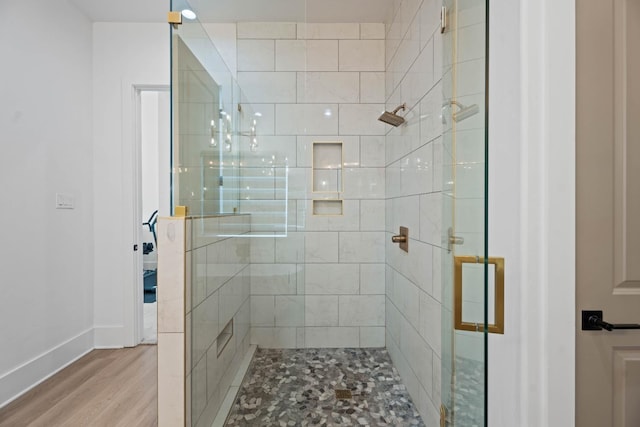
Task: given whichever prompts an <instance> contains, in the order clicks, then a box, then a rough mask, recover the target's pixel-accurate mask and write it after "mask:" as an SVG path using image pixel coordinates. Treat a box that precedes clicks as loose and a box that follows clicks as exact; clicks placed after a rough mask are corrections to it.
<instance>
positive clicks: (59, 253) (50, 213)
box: [0, 0, 94, 406]
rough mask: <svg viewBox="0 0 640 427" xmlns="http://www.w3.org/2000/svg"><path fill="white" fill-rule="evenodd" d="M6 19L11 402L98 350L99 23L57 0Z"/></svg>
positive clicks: (3, 363)
mask: <svg viewBox="0 0 640 427" xmlns="http://www.w3.org/2000/svg"><path fill="white" fill-rule="evenodd" d="M0 14H1V15H2V16H4V17H7V19H6V22H4V23H3V25H2V26H0V56H1V57H2V58H4V59H3V65H2V79H0V129H2V132H1V133H0V141H1V146H2V155H1V156H0V159H1V160H0V182H2V187H0V197H1V198H2V201H3V202H2V209H0V221H1V222H2V224H3V231H2V237H1V238H0V240H1V242H2V244H1V245H0V271H1V272H2V273H1V277H0V292H1V293H2V298H0V348H1V349H2V350H1V351H0V406H1V405H2V404H3V403H4V402H6V401H7V400H9V399H11V398H12V397H13V396H15V395H16V394H18V393H20V392H22V391H24V390H25V388H27V387H30V386H31V385H33V384H35V383H37V382H39V381H41V380H42V379H43V378H45V377H47V376H48V375H50V374H51V373H53V372H55V371H56V370H58V369H59V368H61V367H62V366H64V365H65V364H67V363H69V362H70V361H72V360H74V359H75V358H77V357H79V356H80V355H82V354H83V353H85V352H86V351H88V350H90V349H91V348H92V344H93V342H92V331H91V328H92V324H93V317H92V312H93V288H92V281H93V271H94V268H93V236H92V233H93V189H92V181H93V176H92V144H91V23H90V22H89V21H88V20H87V19H86V18H85V17H84V16H83V15H81V14H80V13H79V12H78V11H77V10H76V9H75V8H73V7H71V6H69V5H68V3H67V2H66V1H57V0H56V1H51V0H28V1H20V2H5V1H3V2H1V3H0ZM56 193H65V194H68V195H71V196H73V198H74V199H75V208H74V209H73V210H56V209H55V196H56Z"/></svg>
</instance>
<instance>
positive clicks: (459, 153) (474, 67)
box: [441, 0, 501, 427]
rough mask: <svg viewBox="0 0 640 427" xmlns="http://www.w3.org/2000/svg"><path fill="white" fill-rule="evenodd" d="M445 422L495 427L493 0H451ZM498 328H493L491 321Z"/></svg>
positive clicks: (446, 78) (446, 52) (446, 92)
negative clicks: (489, 105) (491, 415)
mask: <svg viewBox="0 0 640 427" xmlns="http://www.w3.org/2000/svg"><path fill="white" fill-rule="evenodd" d="M443 6H444V8H443V13H444V14H445V15H446V28H445V31H444V34H443V67H444V69H443V105H442V113H443V114H442V120H443V154H442V155H443V159H442V161H443V222H442V224H443V227H442V242H443V247H444V248H445V249H444V250H443V253H442V296H443V302H442V349H443V350H442V386H441V388H442V389H441V393H442V407H441V419H442V423H443V424H442V425H447V426H455V427H466V426H487V425H489V424H488V422H487V372H488V371H487V362H488V361H487V354H488V348H487V344H488V333H489V332H490V330H491V331H492V329H493V326H491V325H493V324H494V323H496V319H495V318H494V312H495V311H494V308H495V307H493V304H494V303H493V301H494V299H493V298H494V296H495V295H494V291H493V286H490V285H489V283H494V282H495V280H494V279H495V277H496V272H497V271H498V270H499V269H500V268H501V265H499V264H500V263H499V262H497V263H496V262H495V260H494V259H490V258H489V256H488V253H487V159H488V157H487V147H488V141H487V120H486V114H487V111H486V108H485V106H486V98H487V83H486V82H487V79H486V70H487V68H486V61H487V55H486V54H487V49H486V46H487V45H486V34H487V31H486V30H487V27H488V22H487V21H486V12H487V7H488V6H487V4H486V0H444V1H443ZM490 326H491V327H490Z"/></svg>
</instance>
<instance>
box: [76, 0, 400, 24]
mask: <svg viewBox="0 0 640 427" xmlns="http://www.w3.org/2000/svg"><path fill="white" fill-rule="evenodd" d="M70 1H71V2H72V3H73V4H75V5H76V6H77V7H78V8H79V9H80V10H81V11H82V12H83V13H84V14H85V15H86V16H87V17H88V18H89V19H91V20H92V21H94V22H166V19H167V11H168V9H169V0H109V1H105V0H70ZM181 2H182V3H184V1H181ZM174 3H175V2H174ZM189 3H190V4H191V5H192V9H193V10H194V11H195V12H196V13H197V14H198V19H199V20H200V21H201V22H238V21H289V22H292V21H297V22H385V21H386V19H387V16H388V13H389V9H390V8H391V7H392V4H393V1H392V0H190V1H189Z"/></svg>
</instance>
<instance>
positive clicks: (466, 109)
mask: <svg viewBox="0 0 640 427" xmlns="http://www.w3.org/2000/svg"><path fill="white" fill-rule="evenodd" d="M451 104H453V105H456V106H457V107H458V108H459V110H458V111H456V112H455V113H453V120H454V121H456V122H461V121H463V120H464V119H468V118H469V117H471V116H473V115H475V114H478V112H479V111H480V108H479V107H478V104H471V105H467V106H465V105H464V104H461V103H459V102H458V101H451Z"/></svg>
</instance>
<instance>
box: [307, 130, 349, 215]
mask: <svg viewBox="0 0 640 427" xmlns="http://www.w3.org/2000/svg"><path fill="white" fill-rule="evenodd" d="M342 153H343V151H342V142H329V141H327V142H314V143H313V151H312V155H313V160H312V167H313V173H312V189H313V190H312V191H313V193H318V196H319V197H315V196H314V200H313V214H314V215H342V213H343V212H342V200H341V199H340V195H341V193H342V192H343V191H344V190H343V188H344V187H343V185H344V183H343V179H342V178H343V174H342V165H343V155H342Z"/></svg>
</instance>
